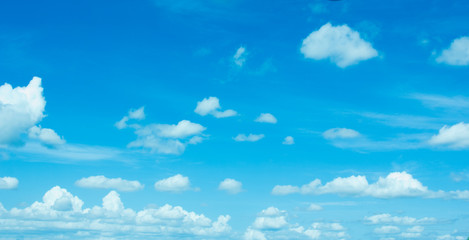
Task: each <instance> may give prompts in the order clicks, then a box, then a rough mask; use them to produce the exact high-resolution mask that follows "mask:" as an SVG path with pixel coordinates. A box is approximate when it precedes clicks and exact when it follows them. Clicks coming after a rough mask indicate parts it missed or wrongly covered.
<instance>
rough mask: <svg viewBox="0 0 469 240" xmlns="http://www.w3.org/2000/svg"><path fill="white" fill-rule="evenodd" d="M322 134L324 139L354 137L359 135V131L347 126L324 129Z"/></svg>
mask: <svg viewBox="0 0 469 240" xmlns="http://www.w3.org/2000/svg"><path fill="white" fill-rule="evenodd" d="M322 136H323V137H324V138H325V139H342V138H356V137H359V136H360V133H359V132H357V131H355V130H353V129H348V128H331V129H329V130H327V131H325V132H324V133H323V134H322Z"/></svg>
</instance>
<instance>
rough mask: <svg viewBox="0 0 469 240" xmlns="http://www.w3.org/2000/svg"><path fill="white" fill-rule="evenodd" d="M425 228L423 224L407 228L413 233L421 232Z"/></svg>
mask: <svg viewBox="0 0 469 240" xmlns="http://www.w3.org/2000/svg"><path fill="white" fill-rule="evenodd" d="M423 230H425V228H424V227H422V226H413V227H411V228H407V230H406V231H407V232H411V233H421V232H423Z"/></svg>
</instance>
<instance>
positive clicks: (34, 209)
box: [0, 186, 231, 239]
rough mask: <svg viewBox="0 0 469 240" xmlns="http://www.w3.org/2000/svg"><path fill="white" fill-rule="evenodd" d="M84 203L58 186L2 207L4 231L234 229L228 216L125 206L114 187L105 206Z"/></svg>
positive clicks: (134, 233) (201, 232)
mask: <svg viewBox="0 0 469 240" xmlns="http://www.w3.org/2000/svg"><path fill="white" fill-rule="evenodd" d="M0 206H1V205H0ZM83 206H84V202H83V201H82V200H81V199H79V198H78V197H76V196H73V195H72V194H71V193H69V192H68V191H67V190H66V189H63V188H61V187H58V186H56V187H53V188H52V189H50V190H49V191H48V192H46V193H45V194H44V197H43V199H42V201H36V202H34V203H33V204H32V205H30V206H29V207H26V208H22V209H19V208H12V209H11V210H10V211H7V210H5V209H4V208H3V207H2V209H3V211H2V213H1V214H0V222H1V224H0V231H2V233H4V234H10V235H13V236H15V235H17V234H18V233H19V232H21V234H22V236H24V235H28V234H31V235H33V234H35V233H38V232H39V233H40V234H39V235H40V236H38V238H44V239H47V238H48V237H51V236H55V235H57V234H60V233H65V232H71V231H72V232H73V231H75V232H76V233H77V234H76V235H74V236H73V238H74V239H81V238H87V239H90V238H93V239H97V238H100V237H102V236H107V237H123V238H127V239H129V238H132V239H148V238H156V237H163V238H171V237H172V236H173V237H174V236H180V235H185V236H188V237H190V238H194V239H198V238H210V237H212V236H220V235H227V234H229V232H230V231H231V227H230V226H229V225H228V221H229V220H230V216H229V215H225V216H223V215H221V216H219V217H218V219H217V220H216V221H212V220H210V219H209V218H207V217H205V216H204V215H203V214H196V213H194V212H188V211H186V210H184V209H183V208H182V207H179V206H175V207H173V206H171V205H168V204H166V205H163V206H161V207H156V208H146V209H143V210H141V211H135V210H132V209H129V208H125V207H124V204H123V203H122V201H121V199H120V196H119V194H118V193H117V192H115V191H111V192H109V194H107V195H106V196H105V197H104V198H103V201H102V205H101V206H94V207H92V208H83ZM78 233H80V234H78ZM18 236H19V235H18Z"/></svg>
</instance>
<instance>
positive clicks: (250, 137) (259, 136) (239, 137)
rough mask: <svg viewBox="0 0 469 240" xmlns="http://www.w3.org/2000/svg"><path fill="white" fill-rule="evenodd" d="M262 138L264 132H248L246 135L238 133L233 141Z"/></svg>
mask: <svg viewBox="0 0 469 240" xmlns="http://www.w3.org/2000/svg"><path fill="white" fill-rule="evenodd" d="M262 138H264V134H252V133H250V134H249V135H247V136H246V134H238V136H236V137H235V138H234V140H235V141H237V142H257V141H259V140H261V139H262Z"/></svg>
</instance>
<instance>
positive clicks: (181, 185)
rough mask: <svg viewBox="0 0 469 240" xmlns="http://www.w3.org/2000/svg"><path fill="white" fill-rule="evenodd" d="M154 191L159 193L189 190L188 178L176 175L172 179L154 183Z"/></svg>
mask: <svg viewBox="0 0 469 240" xmlns="http://www.w3.org/2000/svg"><path fill="white" fill-rule="evenodd" d="M155 189H156V190H158V191H161V192H183V191H187V190H190V181H189V178H188V177H185V176H182V175H181V174H176V175H174V176H172V177H169V178H165V179H162V180H159V181H157V182H156V183H155Z"/></svg>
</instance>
